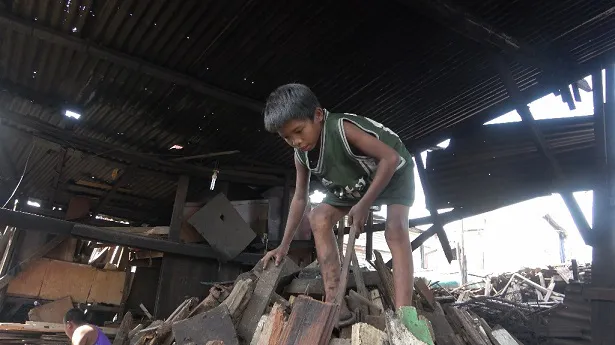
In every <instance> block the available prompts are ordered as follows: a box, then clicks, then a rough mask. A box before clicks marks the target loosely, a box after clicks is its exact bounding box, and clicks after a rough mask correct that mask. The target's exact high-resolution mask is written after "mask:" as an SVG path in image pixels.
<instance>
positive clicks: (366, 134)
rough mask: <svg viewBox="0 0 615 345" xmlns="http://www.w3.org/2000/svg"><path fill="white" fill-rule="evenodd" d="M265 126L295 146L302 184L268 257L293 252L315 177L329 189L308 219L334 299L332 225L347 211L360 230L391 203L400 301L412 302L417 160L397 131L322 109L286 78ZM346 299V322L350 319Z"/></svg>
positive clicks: (389, 236) (272, 98)
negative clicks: (373, 211)
mask: <svg viewBox="0 0 615 345" xmlns="http://www.w3.org/2000/svg"><path fill="white" fill-rule="evenodd" d="M264 120H265V128H266V129H267V131H269V132H272V133H278V134H279V135H280V136H281V137H282V138H283V139H284V140H285V141H286V143H288V145H290V146H292V147H293V148H294V149H295V155H294V156H295V168H296V170H297V180H296V187H295V188H296V189H295V194H294V196H293V199H292V202H291V204H290V211H289V215H288V221H287V223H286V229H285V231H284V237H283V239H282V243H281V244H280V246H279V247H277V248H276V249H274V250H272V251H270V252H268V253H267V254H266V255H265V257H264V258H263V261H264V266H265V268H266V266H267V263H268V262H269V261H270V260H272V259H274V260H275V264H276V265H278V264H279V263H280V262H281V260H282V258H283V257H284V256H286V255H287V253H288V249H289V247H290V243H291V241H292V239H293V237H294V234H295V230H296V229H297V227H298V225H299V223H300V222H301V218H302V217H303V214H304V211H305V208H306V207H307V205H308V189H309V187H308V186H309V181H310V175H315V176H316V177H318V178H319V179H320V181H321V182H322V184H323V186H324V187H325V188H326V189H327V192H326V197H325V199H324V200H323V203H322V204H320V205H318V206H317V207H316V208H314V209H313V210H312V211H311V213H310V215H309V221H310V226H311V228H312V232H313V235H314V242H315V244H316V254H317V257H318V263H319V264H320V269H321V273H322V277H323V281H324V287H325V293H326V301H327V302H332V301H333V300H334V298H335V294H336V288H337V286H338V284H339V280H340V271H341V266H340V259H339V254H338V250H337V243H336V241H335V238H334V235H333V231H332V230H333V226H334V225H335V224H336V223H337V222H338V221H339V220H340V219H342V217H344V216H345V215H348V220H349V223H350V224H354V225H355V226H358V227H359V230H360V231H362V230H363V227H364V225H365V223H366V220H367V217H368V213H369V208H370V207H371V206H372V205H373V204H376V205H383V204H384V205H387V220H386V231H385V238H386V241H387V244H388V245H389V248H390V250H391V254H392V256H393V267H394V271H393V277H394V286H395V307H396V308H399V307H401V306H410V305H411V304H412V288H413V279H414V277H413V267H412V250H411V248H410V238H409V235H408V210H409V207H410V206H411V205H412V203H413V201H414V175H413V169H414V163H413V161H412V157H411V155H410V153H409V152H408V150H407V149H406V147H405V146H404V144H403V143H402V142H401V140H400V139H399V137H398V136H397V135H396V134H395V133H393V132H392V131H391V130H390V129H388V128H386V127H384V126H383V125H381V124H379V123H377V122H375V121H372V120H370V119H368V118H365V117H361V116H357V115H353V114H345V113H330V112H328V111H327V110H325V109H323V108H322V107H321V106H320V103H319V102H318V99H317V98H316V96H315V95H314V93H312V91H311V90H310V89H309V88H308V87H307V86H305V85H301V84H287V85H283V86H280V87H279V88H277V89H276V90H275V91H273V92H272V93H271V94H270V95H269V98H268V99H267V103H266V105H265V110H264ZM352 318H353V315H352V313H350V311H349V310H348V308H347V307H346V306H345V305H344V306H343V309H342V313H341V315H340V325H344V324H347V323H349V322H351V321H352Z"/></svg>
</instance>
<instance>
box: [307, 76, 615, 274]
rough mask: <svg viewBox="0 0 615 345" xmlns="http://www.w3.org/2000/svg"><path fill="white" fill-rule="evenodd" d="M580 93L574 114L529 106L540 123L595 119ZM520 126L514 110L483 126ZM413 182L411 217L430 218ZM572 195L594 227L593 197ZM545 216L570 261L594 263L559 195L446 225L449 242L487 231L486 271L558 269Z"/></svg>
mask: <svg viewBox="0 0 615 345" xmlns="http://www.w3.org/2000/svg"><path fill="white" fill-rule="evenodd" d="M603 78H604V75H603ZM585 80H586V81H587V82H588V83H589V85H591V78H590V77H587V78H585ZM580 93H581V100H582V101H581V102H576V103H575V104H576V109H575V110H572V111H571V110H570V109H569V108H568V105H567V104H566V103H564V102H562V100H561V97H556V96H554V95H553V94H549V95H547V96H545V97H543V98H541V99H539V100H537V101H534V102H532V103H530V105H529V106H530V110H531V111H532V114H533V116H534V118H535V119H537V120H540V119H551V118H564V117H573V116H587V115H592V114H593V112H594V110H593V97H592V93H591V92H585V91H583V90H580ZM518 121H521V118H520V116H519V114H518V113H517V112H516V111H512V112H509V113H507V114H504V115H502V116H500V117H498V118H497V119H495V120H493V121H490V122H488V123H486V124H485V125H489V124H494V123H506V122H518ZM448 143H449V142H448V141H445V142H443V143H441V144H440V145H439V146H441V147H447V146H448ZM422 156H423V161H426V160H425V158H426V156H427V151H425V152H423V153H422ZM414 180H415V181H416V199H415V202H414V205H413V206H412V207H411V208H410V218H420V217H425V216H428V215H429V211H428V210H427V209H426V207H425V196H424V194H423V188H422V186H421V183H420V179H419V176H418V173H417V171H416V169H415V177H414ZM574 196H575V198H576V199H577V202H578V203H579V205H580V207H581V210H582V211H583V213H584V214H585V217H586V218H587V219H588V221H589V224H591V220H592V219H591V215H592V192H591V191H585V192H578V193H575V194H574ZM323 197H324V194H322V193H321V192H318V191H317V192H316V193H314V194H313V195H312V196H310V199H311V200H312V201H313V202H320V201H321V200H322V198H323ZM449 210H450V209H448V210H438V212H439V213H442V212H446V211H449ZM547 213H548V214H549V215H551V216H552V217H553V218H554V219H555V220H556V221H557V222H558V223H559V224H560V225H561V226H562V227H563V228H564V229H566V230H567V231H568V238H567V239H566V253H567V259H568V260H570V259H571V258H576V259H577V260H578V261H579V263H584V262H591V247H589V246H586V245H585V244H584V243H583V240H582V239H581V236H580V235H579V232H578V230H577V229H576V226H575V225H574V222H573V221H572V217H571V216H570V213H569V212H568V209H567V208H566V206H565V204H564V202H563V200H562V198H561V196H560V195H559V194H554V195H551V196H546V197H541V198H536V199H532V200H528V201H525V202H521V203H518V204H515V205H511V206H508V207H504V208H501V209H498V210H495V211H492V212H488V213H485V214H482V215H478V216H475V217H471V218H466V219H464V220H462V221H458V222H454V223H451V224H448V225H447V226H445V229H446V231H447V234H449V239H451V242H456V241H457V237H455V236H457V233H458V232H459V231H458V230H459V229H461V228H462V227H463V228H465V229H472V228H477V227H482V228H485V230H486V232H488V233H487V234H486V235H485V236H483V239H482V241H486V242H485V243H481V245H482V247H489V248H492V249H493V251H494V253H495V254H493V253H492V254H489V253H486V252H484V253H483V259H482V260H483V261H485V257H489V258H490V259H489V264H488V265H484V264H483V266H486V267H483V268H484V269H485V270H490V271H491V272H494V271H507V270H516V269H519V268H522V267H524V266H543V265H548V264H556V263H557V262H558V261H559V242H558V238H557V235H556V233H555V231H553V230H552V228H550V226H549V225H548V224H547V223H546V221H544V220H543V219H542V217H543V216H544V215H545V214H547ZM378 214H379V215H380V216H382V217H386V206H383V208H382V210H381V211H380V212H378ZM428 227H429V225H426V226H421V227H419V228H421V229H423V230H424V229H427V228H428ZM431 243H432V245H433V246H434V248H437V247H439V244H438V242H437V239H435V238H434V239H432V240H431ZM481 250H482V249H481ZM520 253H522V255H520ZM468 260H470V259H468ZM468 265H469V267H471V266H472V263H470V262H468ZM449 266H451V265H449ZM487 266H488V267H487ZM451 269H454V267H451Z"/></svg>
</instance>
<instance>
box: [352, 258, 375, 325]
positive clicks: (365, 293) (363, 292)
mask: <svg viewBox="0 0 615 345" xmlns="http://www.w3.org/2000/svg"><path fill="white" fill-rule="evenodd" d="M351 259H352V262H351V270H352V275H353V277H354V280H355V282H356V283H357V292H356V294H357V295H358V296H357V297H362V298H363V299H364V300H365V301H367V302H369V303H368V304H363V305H361V307H360V310H361V313H363V314H365V315H366V314H368V313H369V311H370V309H369V308H370V304H371V302H370V301H369V290H367V286H365V281H363V274H362V272H361V267H359V260H358V259H357V255H356V253H354V250H353V253H352V258H351Z"/></svg>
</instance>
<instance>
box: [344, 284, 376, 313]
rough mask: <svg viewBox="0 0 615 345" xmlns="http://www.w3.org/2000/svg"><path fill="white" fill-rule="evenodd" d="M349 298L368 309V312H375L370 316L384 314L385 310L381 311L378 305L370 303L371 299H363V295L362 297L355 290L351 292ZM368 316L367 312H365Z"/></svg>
mask: <svg viewBox="0 0 615 345" xmlns="http://www.w3.org/2000/svg"><path fill="white" fill-rule="evenodd" d="M348 298H350V299H353V300H355V301H357V302H358V303H360V304H362V305H364V306H366V307H368V310H370V311H371V310H373V311H374V312H373V313H371V312H370V314H371V315H376V316H377V315H380V314H382V313H383V312H384V310H383V309H381V308H380V307H379V306H377V305H376V304H374V303H373V302H372V301H370V300H369V299H367V298H365V297H363V296H362V295H360V294H359V293H358V292H356V291H354V290H350V292H349V296H348ZM365 312H366V314H365V315H367V310H366V311H365Z"/></svg>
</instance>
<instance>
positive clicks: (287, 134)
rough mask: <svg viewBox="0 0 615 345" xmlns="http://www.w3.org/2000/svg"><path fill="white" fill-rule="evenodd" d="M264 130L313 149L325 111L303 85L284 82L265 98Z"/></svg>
mask: <svg viewBox="0 0 615 345" xmlns="http://www.w3.org/2000/svg"><path fill="white" fill-rule="evenodd" d="M264 119H265V129H267V131H268V132H271V133H278V134H279V135H280V136H281V137H282V138H283V139H284V140H285V141H286V143H288V145H290V146H292V147H294V148H297V149H300V150H303V151H309V150H312V149H313V148H314V147H316V145H317V144H318V139H319V138H320V132H321V130H322V122H323V119H324V113H323V110H322V108H321V107H320V103H319V102H318V98H316V95H315V94H314V93H313V92H312V90H310V88H308V87H307V86H305V85H303V84H286V85H282V86H280V87H278V88H277V89H275V90H274V91H273V92H272V93H271V94H270V95H269V97H268V98H267V102H266V104H265V110H264Z"/></svg>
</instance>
